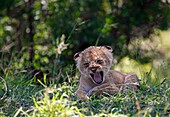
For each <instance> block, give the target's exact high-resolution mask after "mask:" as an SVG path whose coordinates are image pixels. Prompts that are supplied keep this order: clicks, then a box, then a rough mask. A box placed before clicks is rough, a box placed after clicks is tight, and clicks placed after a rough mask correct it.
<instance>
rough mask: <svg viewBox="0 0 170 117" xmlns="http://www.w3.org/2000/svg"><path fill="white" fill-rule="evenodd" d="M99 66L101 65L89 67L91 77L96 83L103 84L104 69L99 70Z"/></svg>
mask: <svg viewBox="0 0 170 117" xmlns="http://www.w3.org/2000/svg"><path fill="white" fill-rule="evenodd" d="M98 68H99V67H91V68H89V70H90V77H91V79H92V81H93V82H94V83H95V84H101V83H102V82H103V76H104V74H103V71H99V70H98Z"/></svg>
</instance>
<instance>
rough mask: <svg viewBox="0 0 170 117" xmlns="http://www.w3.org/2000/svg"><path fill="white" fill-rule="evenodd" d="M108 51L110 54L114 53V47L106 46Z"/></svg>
mask: <svg viewBox="0 0 170 117" xmlns="http://www.w3.org/2000/svg"><path fill="white" fill-rule="evenodd" d="M104 47H105V48H106V49H108V50H109V52H112V51H113V49H112V47H110V46H104Z"/></svg>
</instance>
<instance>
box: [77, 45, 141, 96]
mask: <svg viewBox="0 0 170 117" xmlns="http://www.w3.org/2000/svg"><path fill="white" fill-rule="evenodd" d="M74 60H75V61H76V63H77V68H78V69H79V71H80V74H81V77H80V82H79V87H78V89H77V91H76V93H75V94H76V95H77V96H78V97H79V98H81V99H88V98H89V96H90V95H92V94H93V93H98V95H101V94H102V93H103V92H106V93H110V92H119V91H120V90H123V91H126V90H127V89H129V88H130V89H136V88H137V86H139V82H138V77H137V76H136V74H135V73H129V74H124V73H121V72H118V71H115V70H110V68H111V65H112V61H113V55H112V48H111V47H110V46H90V47H89V48H87V49H85V50H84V51H82V52H79V53H76V54H75V55H74Z"/></svg>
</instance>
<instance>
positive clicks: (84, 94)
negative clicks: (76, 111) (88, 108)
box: [75, 90, 89, 100]
mask: <svg viewBox="0 0 170 117" xmlns="http://www.w3.org/2000/svg"><path fill="white" fill-rule="evenodd" d="M75 95H76V96H77V97H78V98H80V99H84V100H87V99H89V96H87V94H86V93H85V92H83V91H80V90H77V91H76V92H75Z"/></svg>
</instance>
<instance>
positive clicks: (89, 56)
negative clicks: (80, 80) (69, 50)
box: [74, 46, 113, 84]
mask: <svg viewBox="0 0 170 117" xmlns="http://www.w3.org/2000/svg"><path fill="white" fill-rule="evenodd" d="M74 60H75V61H76V62H77V67H78V69H79V71H80V73H81V75H84V76H86V78H91V79H92V81H93V82H94V83H95V84H101V83H103V82H104V81H105V76H106V74H107V73H108V71H109V70H110V67H111V64H112V61H113V56H112V48H111V47H110V46H90V47H89V48H87V49H85V50H84V51H82V52H79V53H76V54H75V55H74Z"/></svg>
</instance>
